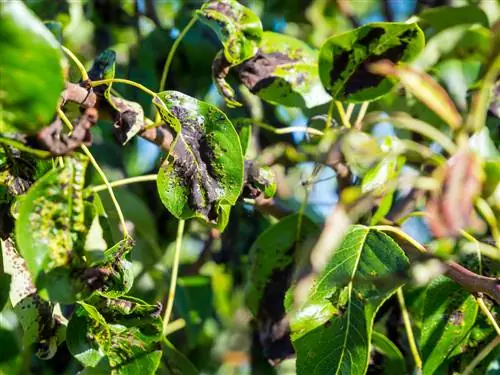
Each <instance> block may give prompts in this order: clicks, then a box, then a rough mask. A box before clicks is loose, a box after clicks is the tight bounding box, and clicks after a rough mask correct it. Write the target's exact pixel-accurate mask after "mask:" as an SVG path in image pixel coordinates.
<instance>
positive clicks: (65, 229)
mask: <svg viewBox="0 0 500 375" xmlns="http://www.w3.org/2000/svg"><path fill="white" fill-rule="evenodd" d="M87 163H88V159H87V158H86V157H84V156H83V155H81V154H75V155H74V156H73V157H67V158H65V159H64V167H59V168H56V169H53V170H52V171H50V172H48V173H47V174H45V175H44V176H43V177H42V178H41V179H39V180H38V181H37V182H36V183H35V184H33V185H32V186H31V188H30V189H29V191H28V192H27V193H26V194H25V195H24V196H23V197H22V200H21V202H20V204H19V217H18V219H17V220H16V242H17V245H18V248H19V252H20V253H21V254H22V256H23V257H24V259H25V260H26V263H27V264H28V269H29V270H30V273H31V275H32V276H33V278H34V279H35V280H36V278H37V276H38V274H39V273H40V272H43V271H45V272H48V271H49V270H51V269H53V268H56V267H59V266H64V265H66V264H68V263H69V262H70V260H71V257H74V256H77V253H75V254H72V251H74V250H76V249H77V246H75V244H76V243H78V242H79V241H82V240H83V238H82V237H83V233H84V232H85V231H86V229H85V225H84V204H83V185H84V183H85V170H86V167H87Z"/></svg>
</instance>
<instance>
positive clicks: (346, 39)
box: [319, 22, 424, 103]
mask: <svg viewBox="0 0 500 375" xmlns="http://www.w3.org/2000/svg"><path fill="white" fill-rule="evenodd" d="M423 46H424V35H423V33H422V30H420V28H419V27H418V26H417V24H415V23H396V22H394V23H384V22H379V23H371V24H368V25H365V26H362V27H360V28H357V29H355V30H353V31H349V32H346V33H342V34H338V35H334V36H332V37H330V38H329V39H327V40H326V42H325V43H324V44H323V46H322V47H321V50H320V54H319V75H320V77H321V82H323V85H324V86H325V88H326V90H327V91H328V92H329V93H330V95H332V96H333V98H334V99H336V100H341V101H347V102H353V103H357V102H362V101H365V100H374V99H377V98H379V97H381V96H382V95H385V94H387V93H388V92H389V91H390V90H391V88H392V87H393V86H394V83H393V82H391V81H390V80H389V79H386V78H384V77H380V76H377V75H376V74H373V73H371V72H370V70H369V65H370V64H372V63H374V62H375V61H378V60H384V59H385V60H389V61H391V62H392V63H394V64H397V63H399V62H402V61H409V60H411V59H413V58H414V57H415V56H417V55H418V53H419V52H420V51H421V49H422V48H423Z"/></svg>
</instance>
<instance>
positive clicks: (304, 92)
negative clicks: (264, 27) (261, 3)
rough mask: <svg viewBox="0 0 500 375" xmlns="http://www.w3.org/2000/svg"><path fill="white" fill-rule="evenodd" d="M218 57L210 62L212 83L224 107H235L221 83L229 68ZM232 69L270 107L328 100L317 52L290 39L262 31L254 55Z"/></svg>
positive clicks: (227, 86) (316, 103) (312, 103)
mask: <svg viewBox="0 0 500 375" xmlns="http://www.w3.org/2000/svg"><path fill="white" fill-rule="evenodd" d="M221 58H222V56H218V57H217V58H216V59H215V60H214V64H213V74H214V81H215V84H216V85H217V87H218V89H219V92H220V93H221V95H222V96H223V97H224V99H225V100H226V102H227V104H228V105H229V106H235V105H236V104H239V103H237V102H235V99H234V91H233V90H232V88H231V87H230V86H229V84H228V83H227V82H226V81H225V77H226V75H227V74H228V72H229V68H230V67H231V66H230V65H229V64H228V63H227V61H226V62H224V61H223V60H221ZM232 69H233V71H234V72H235V73H236V74H237V76H238V78H239V80H240V81H241V82H242V83H243V84H244V85H245V86H246V87H248V89H249V90H250V91H251V92H252V93H253V94H255V95H257V96H258V97H259V98H261V99H264V100H265V101H267V102H269V103H271V104H281V105H284V106H288V107H300V108H303V107H306V108H311V107H315V106H318V105H321V104H324V103H327V102H328V101H329V100H330V99H331V98H330V96H329V95H328V94H327V93H326V92H325V90H324V88H323V86H322V85H321V82H320V80H319V76H318V69H317V52H316V51H315V50H313V49H312V48H311V47H309V46H308V45H307V44H306V43H304V42H302V41H301V40H299V39H295V38H293V37H291V36H287V35H283V34H277V33H273V32H270V31H266V32H264V34H263V38H262V43H261V45H260V47H259V50H258V51H257V53H256V54H255V56H254V57H252V58H251V59H249V60H247V61H245V62H243V63H241V64H239V65H237V66H234V67H233V68H232Z"/></svg>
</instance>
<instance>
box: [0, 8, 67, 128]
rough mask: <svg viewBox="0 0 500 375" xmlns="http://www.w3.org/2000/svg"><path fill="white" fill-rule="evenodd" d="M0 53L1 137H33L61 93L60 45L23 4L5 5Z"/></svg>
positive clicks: (48, 118) (0, 26)
mask: <svg viewBox="0 0 500 375" xmlns="http://www.w3.org/2000/svg"><path fill="white" fill-rule="evenodd" d="M0 50H1V51H2V58H1V59H2V63H1V64H0V77H2V78H1V79H0V107H1V108H2V109H1V116H0V133H5V132H8V131H16V130H17V131H21V132H25V133H31V134H33V133H36V132H37V131H38V130H40V129H41V128H42V127H44V126H46V125H48V124H49V123H50V122H51V121H52V118H53V117H54V115H55V113H56V107H57V103H58V101H59V96H60V94H61V91H62V90H63V86H64V79H63V69H62V65H61V61H62V53H61V51H60V49H59V43H58V42H57V40H56V39H55V38H54V36H53V35H52V34H51V33H50V31H49V30H47V28H46V27H45V26H44V25H43V23H42V22H41V21H40V20H38V19H37V18H36V17H35V16H34V14H33V13H32V12H31V11H30V10H29V9H28V8H27V7H26V5H24V3H23V2H22V1H7V2H2V6H1V7H0Z"/></svg>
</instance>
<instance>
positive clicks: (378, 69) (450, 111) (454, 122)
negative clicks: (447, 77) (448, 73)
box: [370, 60, 462, 129]
mask: <svg viewBox="0 0 500 375" xmlns="http://www.w3.org/2000/svg"><path fill="white" fill-rule="evenodd" d="M370 71H372V72H373V73H376V74H380V75H383V76H393V77H397V78H398V79H399V81H400V82H401V83H402V84H403V86H404V87H405V88H406V89H407V90H408V91H410V92H411V93H412V94H413V95H415V96H416V97H417V98H418V99H419V100H421V101H422V102H424V103H425V105H426V106H427V107H428V108H430V109H432V110H433V111H434V112H435V113H436V114H437V115H438V116H439V117H441V118H442V119H443V120H444V121H445V122H446V123H447V124H448V125H449V126H450V127H451V128H452V129H457V128H458V127H459V126H460V124H461V123H462V117H461V116H460V113H458V111H457V108H456V107H455V104H453V101H452V100H451V99H450V97H449V96H448V94H447V92H446V91H445V90H444V89H443V88H442V87H441V86H440V85H439V84H438V83H437V82H436V81H434V80H433V79H432V78H431V77H430V76H429V75H427V74H426V73H423V72H419V71H417V70H415V69H412V68H411V67H408V66H396V65H394V64H393V63H392V62H390V61H388V60H383V61H380V62H377V63H375V64H372V65H371V66H370Z"/></svg>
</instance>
